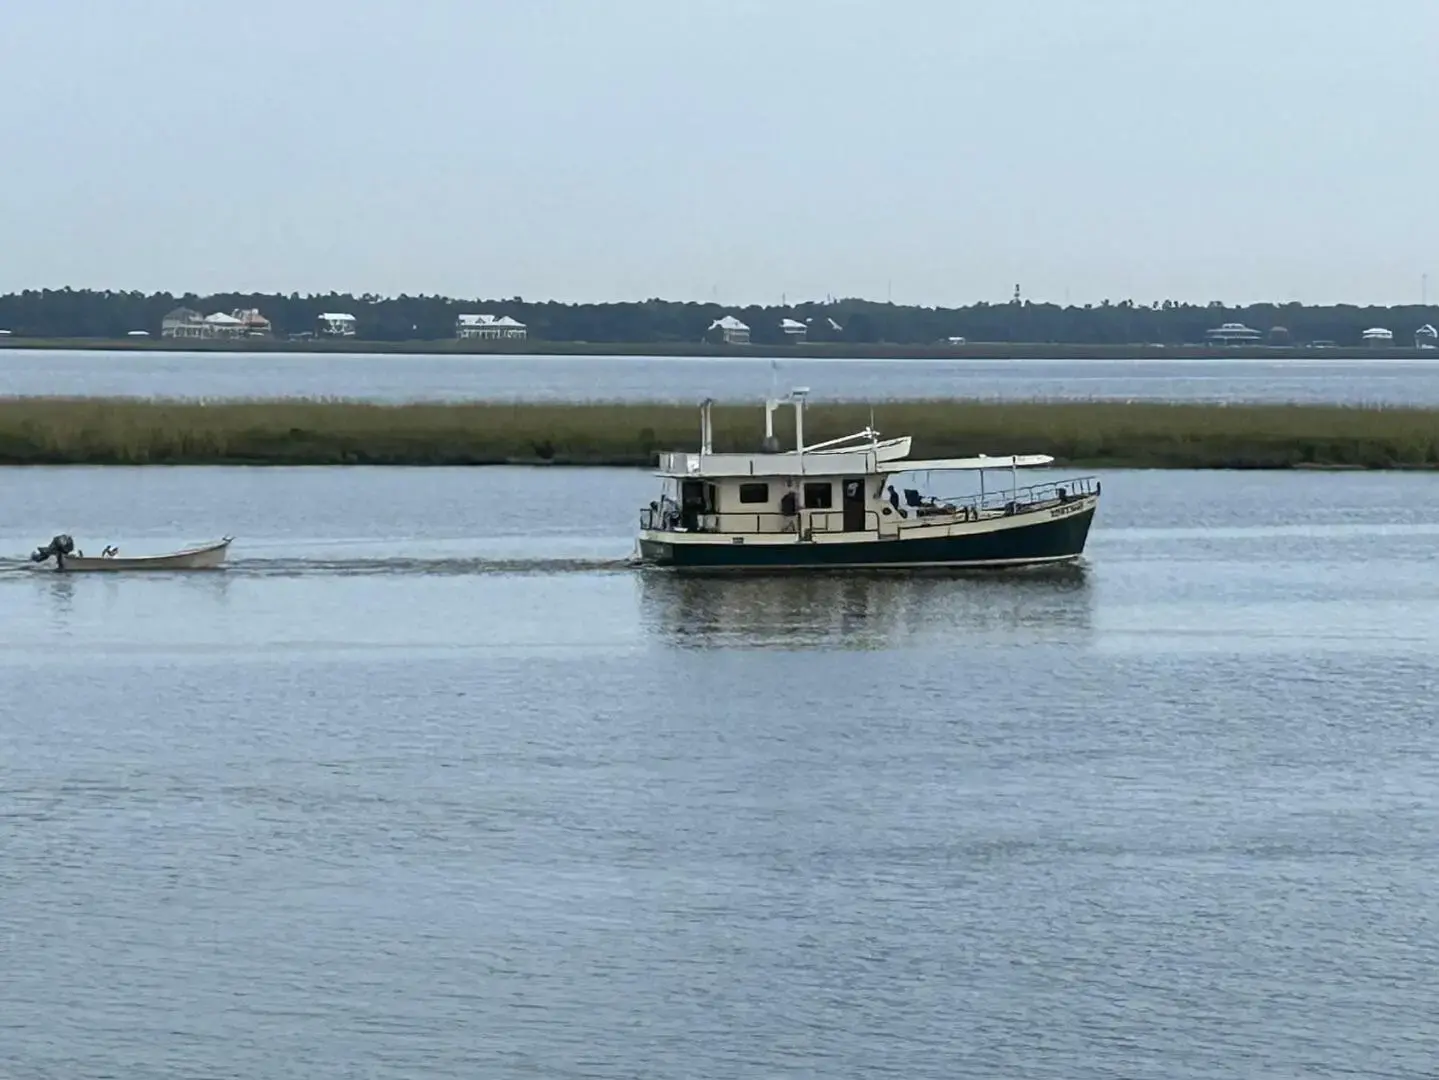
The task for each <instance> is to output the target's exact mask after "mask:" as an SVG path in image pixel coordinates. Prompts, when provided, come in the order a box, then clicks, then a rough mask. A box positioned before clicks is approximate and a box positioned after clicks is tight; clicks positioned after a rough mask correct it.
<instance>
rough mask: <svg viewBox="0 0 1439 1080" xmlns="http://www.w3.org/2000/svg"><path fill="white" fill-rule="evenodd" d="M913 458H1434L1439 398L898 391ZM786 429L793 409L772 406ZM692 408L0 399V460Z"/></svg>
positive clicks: (758, 427) (374, 456)
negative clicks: (1359, 400)
mask: <svg viewBox="0 0 1439 1080" xmlns="http://www.w3.org/2000/svg"><path fill="white" fill-rule="evenodd" d="M869 419H870V410H869V407H868V406H864V405H832V404H824V403H821V402H816V403H814V404H812V405H811V406H810V408H809V409H808V410H807V411H806V414H805V435H806V441H807V442H814V441H818V440H820V439H825V438H830V437H832V436H836V435H842V434H845V433H846V432H850V431H855V430H858V429H860V428H862V427H864V425H865V424H866V423H867V422H868V421H869ZM874 420H875V426H876V427H878V428H879V429H880V430H881V431H882V432H884V433H885V434H886V435H901V434H910V435H913V436H914V452H915V454H916V455H923V456H929V457H940V456H949V455H967V454H976V453H987V454H1009V453H1020V452H1026V453H1027V452H1038V453H1049V454H1053V455H1054V456H1055V457H1056V458H1058V459H1059V460H1060V461H1061V462H1064V463H1067V464H1073V465H1087V466H1113V467H1120V466H1128V467H1139V468H1269V469H1282V468H1303V467H1351V468H1406V467H1407V468H1431V467H1439V410H1430V409H1396V408H1359V407H1346V406H1311V405H1231V406H1220V405H1203V404H1165V403H1137V404H1129V403H1121V402H1099V401H1096V402H1012V403H996V402H976V401H944V400H934V401H906V402H886V403H882V404H877V405H876V406H875V407H874ZM763 421H764V414H763V410H762V409H760V408H758V407H757V406H756V405H752V404H744V405H717V406H716V407H715V410H714V422H715V449H716V450H717V451H724V450H754V449H758V447H759V441H760V438H761V436H762V434H763ZM776 421H777V423H778V424H779V433H780V435H781V438H782V439H783V438H784V437H785V436H786V434H787V433H786V431H785V428H786V425H787V422H788V421H789V410H781V411H780V412H779V413H777V414H776ZM698 432H699V415H698V410H697V408H695V407H693V406H689V405H665V404H642V403H635V404H630V403H618V404H608V403H606V404H584V405H568V404H537V403H533V404H532V403H524V404H502V403H490V402H485V403H457V404H406V405H376V404H368V403H361V402H354V401H338V400H305V399H278V400H235V401H219V402H203V403H202V402H195V401H184V400H139V399H133V398H122V399H102V398H6V399H0V464H6V465H27V464H35V465H39V464H75V465H145V464H155V465H213V464H270V465H494V464H507V463H514V462H536V461H542V462H550V463H554V464H575V465H624V466H644V465H648V464H650V463H651V461H652V460H653V455H654V453H655V452H656V451H658V450H664V449H685V448H689V449H694V448H696V447H697V444H698Z"/></svg>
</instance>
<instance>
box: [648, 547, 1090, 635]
mask: <svg viewBox="0 0 1439 1080" xmlns="http://www.w3.org/2000/svg"><path fill="white" fill-rule="evenodd" d="M640 594H641V604H642V607H643V619H644V622H645V625H646V626H647V627H648V628H649V629H651V630H653V631H655V632H657V633H658V635H659V636H660V638H661V639H663V640H664V641H665V642H666V643H668V644H671V645H676V646H679V647H681V648H696V647H714V646H740V647H758V646H782V647H790V648H816V647H825V646H829V647H832V646H835V645H841V646H842V647H844V648H846V649H886V648H893V647H896V646H898V645H903V644H905V643H916V642H922V641H925V640H935V639H938V638H950V639H952V638H956V637H958V638H961V639H964V640H969V641H975V642H977V641H979V640H981V639H990V640H999V641H1004V640H1022V641H1025V642H1034V641H1037V640H1044V639H1046V638H1051V637H1063V638H1065V639H1067V640H1070V641H1073V640H1075V638H1076V636H1077V634H1087V633H1088V632H1089V631H1090V630H1091V629H1092V620H1093V586H1092V583H1091V582H1090V580H1089V577H1088V574H1087V572H1086V570H1085V569H1084V567H1082V566H1071V567H1064V568H1058V569H1055V568H1046V569H1043V570H1039V571H1032V572H1023V573H1004V574H995V573H989V574H956V573H948V574H945V573H936V574H923V573H913V572H910V573H904V574H894V573H884V572H872V573H866V572H854V571H850V572H843V573H841V572H835V573H804V574H757V575H748V574H745V575H739V574H675V573H670V572H666V571H651V572H644V573H642V574H641V575H640Z"/></svg>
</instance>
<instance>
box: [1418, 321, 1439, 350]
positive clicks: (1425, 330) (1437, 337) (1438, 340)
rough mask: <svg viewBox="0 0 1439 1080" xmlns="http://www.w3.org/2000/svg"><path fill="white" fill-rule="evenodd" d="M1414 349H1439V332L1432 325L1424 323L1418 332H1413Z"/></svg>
mask: <svg viewBox="0 0 1439 1080" xmlns="http://www.w3.org/2000/svg"><path fill="white" fill-rule="evenodd" d="M1414 347H1415V348H1416V349H1433V348H1436V347H1439V330H1435V329H1434V327H1433V325H1431V324H1430V323H1425V324H1424V325H1423V326H1421V327H1420V328H1419V329H1418V330H1415V331H1414Z"/></svg>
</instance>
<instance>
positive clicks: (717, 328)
mask: <svg viewBox="0 0 1439 1080" xmlns="http://www.w3.org/2000/svg"><path fill="white" fill-rule="evenodd" d="M706 336H708V337H710V338H714V337H718V338H719V339H720V341H722V342H724V344H726V345H748V344H749V326H747V325H746V324H745V323H742V322H740V321H739V320H738V319H736V318H735V317H734V316H733V315H725V316H724V317H722V318H719V319H716V320H715V321H714V322H712V323H710V328H709V330H708V331H706Z"/></svg>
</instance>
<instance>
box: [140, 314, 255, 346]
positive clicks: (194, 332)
mask: <svg viewBox="0 0 1439 1080" xmlns="http://www.w3.org/2000/svg"><path fill="white" fill-rule="evenodd" d="M160 336H161V337H162V338H181V339H184V338H195V339H200V340H206V339H214V338H237V337H269V336H270V320H269V319H267V318H265V316H263V315H261V314H260V311H259V309H258V308H243V309H239V310H236V311H233V312H231V313H230V314H228V315H227V314H225V313H224V312H223V311H216V312H213V313H211V314H209V315H201V314H200V313H199V312H198V311H195V310H194V309H193V308H187V307H177V308H175V309H174V310H173V311H171V312H170V313H169V314H168V315H166V316H165V317H164V318H163V319H161V320H160Z"/></svg>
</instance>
